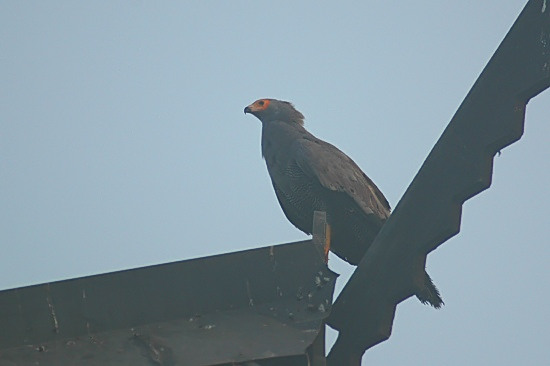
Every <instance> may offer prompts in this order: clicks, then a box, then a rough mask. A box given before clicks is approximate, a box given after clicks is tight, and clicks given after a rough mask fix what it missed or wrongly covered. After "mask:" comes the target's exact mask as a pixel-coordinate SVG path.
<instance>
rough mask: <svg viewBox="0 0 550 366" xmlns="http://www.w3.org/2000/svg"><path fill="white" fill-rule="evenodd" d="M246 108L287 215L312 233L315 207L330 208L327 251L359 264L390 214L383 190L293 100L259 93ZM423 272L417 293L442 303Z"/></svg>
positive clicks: (424, 299)
mask: <svg viewBox="0 0 550 366" xmlns="http://www.w3.org/2000/svg"><path fill="white" fill-rule="evenodd" d="M244 113H245V114H247V113H248V114H252V115H253V116H255V117H256V118H258V119H259V120H260V122H261V124H262V136H261V151H262V156H263V158H264V160H265V163H266V165H267V170H268V173H269V176H270V178H271V183H272V185H273V188H274V190H275V195H276V196H277V200H278V201H279V204H280V206H281V208H282V210H283V212H284V214H285V216H286V217H287V219H288V220H289V221H290V222H291V223H292V224H293V225H294V226H296V227H297V228H298V229H300V230H301V231H303V232H304V233H306V234H308V235H310V234H311V233H312V231H313V215H314V212H315V211H324V212H326V215H327V225H326V236H327V244H326V246H325V254H326V255H328V250H329V249H330V250H331V251H332V252H333V253H334V254H336V255H337V256H338V257H340V258H342V259H343V260H345V261H346V262H348V263H350V264H352V265H357V264H358V263H359V262H360V261H361V259H362V258H363V256H364V254H365V253H366V251H367V249H368V248H369V246H370V245H371V243H372V242H373V241H374V238H375V237H376V235H377V234H378V232H379V231H380V229H381V228H382V226H383V225H384V223H385V222H386V220H387V219H388V217H389V216H390V211H391V208H390V205H389V203H388V200H387V199H386V198H385V197H384V194H383V193H382V192H381V191H380V189H378V187H377V186H376V185H375V184H374V182H373V181H372V180H371V179H370V178H369V177H368V176H367V175H366V174H365V173H364V172H363V171H362V170H361V168H359V166H358V165H357V164H356V163H355V162H354V161H353V160H352V159H351V158H350V157H349V156H347V155H346V154H345V153H344V152H342V151H341V150H340V149H338V148H337V147H336V146H334V145H332V144H330V143H328V142H325V141H323V140H321V139H319V138H317V137H315V136H314V135H313V134H311V133H310V132H309V131H307V130H306V129H305V127H304V115H303V114H302V113H300V112H299V111H298V110H297V109H296V108H295V107H294V105H293V104H292V103H290V102H287V101H282V100H277V99H270V98H263V99H258V100H256V101H255V102H254V103H252V104H250V105H248V106H247V107H245V108H244ZM424 273H425V280H424V286H423V287H422V286H421V287H420V288H418V289H417V291H416V296H417V297H418V299H419V300H420V301H421V302H422V303H424V304H430V305H432V306H433V307H435V308H440V307H441V306H442V305H443V304H444V302H443V299H442V298H441V296H440V294H439V290H438V289H437V287H436V286H435V285H434V283H433V281H432V279H431V278H430V276H429V275H428V273H427V272H425V271H424Z"/></svg>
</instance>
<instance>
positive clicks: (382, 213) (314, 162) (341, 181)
mask: <svg viewBox="0 0 550 366" xmlns="http://www.w3.org/2000/svg"><path fill="white" fill-rule="evenodd" d="M292 149H294V154H293V156H294V157H295V158H296V163H297V165H298V166H299V167H300V168H301V169H302V171H303V172H304V173H305V174H306V175H308V176H310V177H312V178H314V179H316V180H318V181H319V183H320V184H321V185H322V186H323V187H325V188H327V189H329V190H331V191H334V192H342V193H345V194H347V195H348V196H349V197H350V198H352V199H353V200H354V201H355V203H356V204H357V205H359V207H361V208H362V209H363V211H364V212H365V214H367V215H371V214H374V215H376V216H378V218H379V219H381V220H385V219H387V218H388V217H389V215H390V205H389V203H388V201H387V200H386V198H385V197H384V195H383V194H382V192H381V191H380V190H379V189H378V187H377V186H376V185H375V184H374V182H373V181H372V180H371V179H370V178H369V177H367V175H366V174H365V173H363V171H362V170H361V168H359V166H357V164H355V162H354V161H353V160H352V159H351V158H350V157H349V156H347V155H346V154H344V153H343V152H342V151H340V150H339V149H338V148H337V147H335V146H334V145H332V144H329V143H328V142H325V141H322V140H320V139H317V138H315V137H313V136H311V137H309V138H302V139H299V140H297V141H296V142H294V144H293V146H292Z"/></svg>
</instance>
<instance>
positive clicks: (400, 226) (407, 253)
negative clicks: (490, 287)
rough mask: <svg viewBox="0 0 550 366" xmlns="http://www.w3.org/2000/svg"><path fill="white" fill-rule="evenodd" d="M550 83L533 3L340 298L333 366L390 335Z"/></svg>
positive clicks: (548, 42) (542, 21)
mask: <svg viewBox="0 0 550 366" xmlns="http://www.w3.org/2000/svg"><path fill="white" fill-rule="evenodd" d="M549 86H550V1H548V2H547V0H531V1H529V2H528V3H527V5H526V6H525V8H524V9H523V11H522V12H521V14H520V15H519V17H518V19H517V20H516V22H515V23H514V25H513V26H512V28H511V29H510V31H509V32H508V34H507V35H506V37H505V38H504V40H503V41H502V43H501V44H500V46H499V48H498V49H497V51H496V52H495V54H494V55H493V57H492V58H491V60H490V61H489V63H488V64H487V66H486V67H485V69H484V70H483V72H482V73H481V75H480V76H479V78H478V79H477V81H476V82H475V84H474V86H473V87H472V89H471V90H470V92H469V93H468V95H467V96H466V98H465V99H464V101H463V102H462V104H461V105H460V107H459V109H458V110H457V112H456V114H455V115H454V117H453V118H452V120H451V122H450V123H449V125H448V126H447V128H446V129H445V131H444V132H443V134H442V135H441V137H440V139H439V140H438V141H437V143H436V144H435V146H434V147H433V149H432V151H431V152H430V154H429V155H428V157H427V158H426V160H425V161H424V164H423V165H422V167H421V168H420V170H419V171H418V173H417V175H416V177H415V178H414V180H413V181H412V183H411V184H410V186H409V188H408V189H407V191H406V192H405V194H404V196H403V197H402V199H401V200H400V202H399V204H398V205H397V207H396V208H395V211H394V212H393V214H392V215H391V217H390V218H389V220H388V221H387V223H386V224H385V226H384V227H383V228H382V230H381V232H380V233H379V235H378V237H377V238H376V240H375V242H374V243H373V245H372V246H371V248H370V249H369V251H368V252H367V253H366V255H365V257H364V258H363V260H362V261H361V263H360V264H359V266H358V267H357V269H356V270H355V272H354V274H353V276H352V277H351V278H350V280H349V282H348V283H347V284H346V286H345V288H344V290H343V291H342V293H341V294H340V296H339V297H338V299H337V300H336V302H335V304H334V306H333V309H332V314H331V316H330V318H329V321H328V323H329V325H331V326H332V327H333V328H335V329H337V330H339V336H338V339H337V341H336V343H335V345H334V346H333V348H332V350H331V352H330V354H329V358H328V360H329V365H359V364H360V362H361V361H360V360H361V355H362V354H363V353H364V351H365V350H367V349H368V348H370V347H372V346H374V345H375V344H377V343H379V342H382V341H384V340H386V339H388V338H389V336H390V334H391V328H392V323H393V318H394V315H395V308H396V306H397V304H398V303H399V302H401V301H403V300H404V299H406V298H408V297H410V296H411V295H412V294H413V293H414V288H415V286H416V285H415V284H418V283H421V282H422V281H423V271H424V267H425V262H426V255H427V254H428V253H429V252H431V251H432V250H434V249H435V248H437V247H438V246H439V245H441V244H442V243H443V242H445V241H446V240H447V239H449V238H450V237H452V236H454V235H456V234H457V233H458V232H459V230H460V217H461V211H462V204H463V203H464V201H465V200H467V199H469V198H471V197H472V196H474V195H476V194H478V193H479V192H481V191H483V190H485V189H487V188H488V187H489V186H490V185H491V177H492V167H493V157H494V155H495V154H496V153H497V152H498V151H500V150H501V149H502V148H504V147H506V146H507V145H509V144H511V143H513V142H515V141H517V140H518V139H519V138H520V137H521V136H522V134H523V127H524V119H525V109H526V105H527V103H528V102H529V100H530V99H531V98H533V97H534V96H536V95H537V94H538V93H540V92H542V91H543V90H545V89H546V88H548V87H549Z"/></svg>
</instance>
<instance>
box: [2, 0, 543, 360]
mask: <svg viewBox="0 0 550 366" xmlns="http://www.w3.org/2000/svg"><path fill="white" fill-rule="evenodd" d="M525 3H526V1H524V0H506V1H498V0H485V1H462V2H456V1H455V2H451V1H447V2H432V1H415V2H408V3H407V2H374V1H370V2H338V3H334V2H331V3H328V2H326V3H324V2H300V3H297V2H290V1H288V2H277V3H273V2H250V1H247V2H245V1H232V2H208V1H202V2H190V1H188V2H179V3H175V2H170V3H165V2H163V3H159V2H146V1H117V2H106V1H105V2H74V1H64V2H63V1H48V2H22V1H3V2H2V3H0V85H1V87H0V207H1V209H0V245H1V248H2V256H0V289H8V288H13V287H19V286H25V285H30V284H36V283H43V282H47V281H54V280H60V279H66V278H72V277H77V276H84V275H90V274H96V273H103V272H108V271H114V270H120V269H126V268H134V267H138V266H144V265H149V264H154V263H163V262H168V261H175V260H181V259H188V258H196V257H201V256H206V255H211V254H217V253H225V252H231V251H236V250H242V249H247V248H254V247H260V246H266V245H270V244H276V243H283V242H289V241H295V240H302V239H304V238H306V236H305V235H304V234H302V233H301V232H300V231H298V230H297V229H295V228H294V227H293V226H292V225H291V224H290V223H288V221H287V220H286V218H285V217H284V215H283V213H282V211H281V209H280V208H279V206H278V203H277V201H276V198H275V195H274V193H273V191H272V187H271V183H270V181H269V178H268V175H267V171H266V168H265V164H264V162H263V161H262V159H261V155H260V123H259V122H258V121H257V120H256V119H255V118H253V117H251V116H245V115H243V108H244V107H245V106H246V105H248V104H249V103H250V102H252V101H254V100H255V99H258V98H261V97H274V98H279V99H284V100H289V101H292V102H293V103H294V104H295V105H296V107H297V108H298V109H299V110H300V111H301V112H302V113H303V114H304V115H305V116H306V127H307V128H309V129H310V131H312V132H313V133H315V134H316V135H317V136H319V137H321V138H323V139H325V140H327V141H330V142H332V143H333V144H335V145H337V146H338V147H340V148H341V149H342V150H343V151H345V152H346V153H347V154H348V155H350V156H351V157H352V158H354V160H355V161H356V162H357V163H358V164H359V165H360V166H361V167H362V168H363V169H364V171H365V172H366V173H367V174H368V175H369V176H370V177H371V178H372V179H373V180H374V181H375V182H376V183H377V185H378V186H379V187H380V188H381V189H382V191H384V193H385V194H386V196H387V197H388V199H389V201H390V202H391V204H392V206H395V204H396V203H397V201H398V200H399V198H400V197H401V195H402V194H403V192H404V191H405V189H406V187H407V186H408V184H409V183H410V181H411V179H412V178H413V176H414V175H415V173H416V171H417V170H418V168H419V167H420V165H421V163H422V162H423V160H424V158H425V157H426V155H427V154H428V152H429V151H430V149H431V148H432V146H433V144H434V142H435V141H436V140H437V138H438V137H439V135H440V134H441V132H442V131H443V129H444V127H445V126H446V125H447V123H448V122H449V120H450V118H451V117H452V115H453V114H454V112H455V111H456V109H457V107H458V106H459V104H460V102H461V101H462V99H463V98H464V96H465V95H466V93H467V92H468V90H469V89H470V87H471V85H472V84H473V82H474V81H475V79H476V78H477V76H478V75H479V73H480V72H481V70H482V68H483V67H484V66H485V64H486V63H487V61H488V59H489V58H490V56H491V55H492V54H493V52H494V50H495V49H496V47H497V46H498V44H499V43H500V41H501V40H502V38H503V37H504V35H505V34H506V32H507V31H508V30H509V28H510V26H511V25H512V23H513V21H514V20H515V19H516V17H517V16H518V14H519V13H520V11H521V9H522V8H523V6H524V5H525ZM549 114H550V92H548V91H547V92H546V93H545V94H542V95H540V96H539V97H537V98H535V99H534V100H532V101H531V103H530V104H529V106H528V109H527V118H526V128H525V135H524V137H523V139H522V140H520V141H519V142H518V143H516V144H514V145H512V146H511V147H509V148H507V149H505V150H503V154H502V155H501V156H500V157H497V158H496V159H495V169H494V177H493V186H492V187H491V188H490V189H489V190H488V191H486V192H484V193H482V194H481V195H479V196H477V197H475V198H474V199H473V200H471V201H469V202H468V203H467V204H466V205H465V208H464V211H463V221H462V231H461V233H460V234H459V235H458V236H457V237H455V238H453V239H451V240H450V241H449V242H447V243H445V244H444V245H443V246H441V247H440V248H439V249H437V250H436V251H435V252H433V253H432V254H431V255H430V256H429V258H428V271H429V273H430V274H431V276H432V277H433V279H434V281H435V282H436V284H437V285H438V287H439V289H440V290H441V292H442V295H443V298H444V300H445V302H446V306H445V307H444V308H443V309H442V310H439V311H435V310H433V309H431V308H429V307H426V306H423V305H421V304H420V303H419V302H418V301H417V300H416V299H415V298H411V299H409V300H407V301H405V302H404V303H402V304H401V305H399V306H398V310H397V316H396V319H395V323H394V328H393V335H392V337H391V338H390V340H389V341H387V342H384V343H382V344H381V345H378V346H376V347H375V348H373V349H372V350H370V351H368V352H367V353H366V355H365V360H366V362H365V363H367V362H368V364H372V365H398V364H404V363H407V364H411V365H436V364H439V365H486V364H489V365H490V364H494V365H496V364H498V365H517V364H525V365H527V364H530V365H541V364H544V363H545V362H547V361H548V359H549V358H550V351H548V345H547V344H548V336H547V333H548V330H547V329H548V327H549V326H550V315H549V312H548V303H549V302H550V291H549V290H550V286H549V280H548V278H549V275H550V271H549V270H548V259H549V258H550V246H549V245H548V239H547V238H548V234H549V230H548V216H547V212H548V209H547V208H548V207H549V206H550V198H549V195H548V186H549V185H550V163H549V159H548V157H549V156H550V147H549V137H548V136H550V124H549V123H548V122H549V120H550V118H549V117H548V116H549ZM330 265H331V267H332V268H333V269H334V270H335V271H336V272H339V273H342V276H341V278H340V280H339V282H340V286H341V285H342V284H343V283H344V282H345V280H346V278H347V276H349V274H350V272H351V267H350V266H348V265H346V264H344V263H341V262H340V261H339V260H338V259H337V258H336V257H331V261H330ZM328 338H329V343H330V342H332V341H333V340H334V332H330V333H329V335H328Z"/></svg>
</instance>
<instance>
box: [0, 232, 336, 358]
mask: <svg viewBox="0 0 550 366" xmlns="http://www.w3.org/2000/svg"><path fill="white" fill-rule="evenodd" d="M335 278H336V276H335V274H333V273H332V272H331V271H330V270H328V268H327V267H326V265H325V264H324V262H323V260H322V257H321V256H320V255H319V253H318V249H317V248H316V247H314V245H313V244H312V241H304V242H297V243H291V244H285V245H278V246H270V247H265V248H260V249H253V250H248V251H243V252H237V253H231V254H225V255H218V256H213V257H207V258H201V259H195V260H187V261H181V262H174V263H168V264H162V265H156V266H150V267H144V268H138V269H132V270H126V271H120V272H114V273H107V274H102V275H96V276H89V277H83V278H76V279H71V280H66V281H59V282H53V283H47V284H41V285H36V286H29V287H24V288H18V289H13V290H7V291H1V292H0V329H2V331H1V332H0V365H11V363H10V362H13V363H14V364H26V363H29V364H30V363H32V362H39V364H40V365H62V364H86V365H125V364H128V365H151V364H159V365H171V364H174V363H177V364H183V365H217V364H224V363H234V362H242V361H249V360H259V359H266V358H268V359H269V358H283V359H284V360H285V361H284V362H291V361H292V360H295V361H296V362H298V363H296V364H303V365H305V364H307V363H306V361H307V357H309V356H308V355H307V352H308V348H309V347H310V346H311V345H312V344H313V343H314V341H315V339H316V338H317V336H318V334H319V332H320V330H321V329H322V326H323V319H324V318H325V317H326V316H327V315H328V313H329V311H330V306H331V304H332V293H333V290H334V282H335ZM323 334H324V333H323ZM322 338H323V339H324V337H322ZM323 352H324V347H323ZM323 356H324V355H323ZM300 360H302V362H299V361H300Z"/></svg>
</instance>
